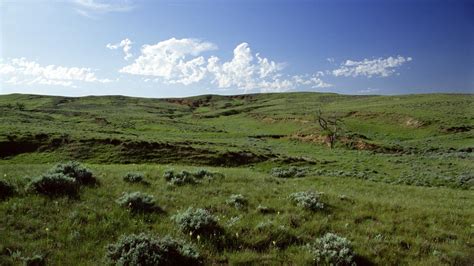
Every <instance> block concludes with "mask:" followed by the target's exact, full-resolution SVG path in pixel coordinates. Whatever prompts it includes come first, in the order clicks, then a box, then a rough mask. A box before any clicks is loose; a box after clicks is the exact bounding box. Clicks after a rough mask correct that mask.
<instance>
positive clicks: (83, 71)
mask: <svg viewBox="0 0 474 266" xmlns="http://www.w3.org/2000/svg"><path fill="white" fill-rule="evenodd" d="M0 74H1V80H4V81H5V83H7V84H12V85H36V84H40V85H61V86H67V87H74V86H75V85H74V82H76V81H80V82H97V83H108V82H111V81H112V80H110V79H99V78H97V76H96V75H95V73H94V72H93V71H92V70H91V69H90V68H84V67H82V68H79V67H64V66H55V65H47V66H42V65H40V64H38V63H37V62H35V61H29V60H27V59H26V58H24V57H22V58H14V59H11V60H9V61H7V62H4V63H0Z"/></svg>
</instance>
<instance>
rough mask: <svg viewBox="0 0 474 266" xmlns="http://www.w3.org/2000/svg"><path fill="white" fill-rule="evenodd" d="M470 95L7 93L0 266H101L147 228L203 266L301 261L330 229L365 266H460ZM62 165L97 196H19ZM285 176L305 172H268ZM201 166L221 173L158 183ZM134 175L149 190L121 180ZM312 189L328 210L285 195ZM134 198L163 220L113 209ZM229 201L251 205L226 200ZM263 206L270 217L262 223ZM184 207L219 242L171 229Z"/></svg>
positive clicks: (471, 214) (469, 220)
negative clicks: (27, 265) (30, 263)
mask: <svg viewBox="0 0 474 266" xmlns="http://www.w3.org/2000/svg"><path fill="white" fill-rule="evenodd" d="M473 97H474V96H473V95H457V94H426V95H405V96H347V95H337V94H329V93H284V94H255V95H239V96H216V95H206V96H197V97H191V98H184V99H145V98H131V97H123V96H101V97H81V98H68V97H52V96H37V95H20V94H12V95H2V96H0V112H1V114H2V115H1V116H0V179H3V180H7V181H9V182H10V183H12V184H14V185H15V186H16V187H17V188H18V190H19V193H17V195H15V196H14V197H11V198H9V199H7V200H4V201H2V202H0V264H1V265H18V264H21V260H20V259H19V257H21V256H23V257H28V256H30V257H31V256H33V255H35V254H39V255H44V256H46V259H47V262H48V264H51V265H91V264H98V265H102V264H104V263H105V261H104V255H105V246H106V245H107V244H109V243H113V242H115V241H116V240H117V239H118V238H119V236H121V235H122V234H130V233H141V232H150V233H153V234H157V235H166V234H170V235H172V236H174V237H176V238H179V239H184V240H186V241H189V242H192V243H194V244H195V245H196V246H197V247H198V249H199V251H200V253H201V254H202V255H203V256H204V258H205V262H206V264H233V265H234V264H242V265H248V264H255V265H261V264H271V265H281V264H293V265H307V264H311V263H312V258H311V257H310V254H309V252H308V251H307V249H306V248H305V245H306V244H307V243H309V242H312V241H314V240H315V239H316V238H318V237H320V236H322V235H324V234H325V233H327V232H334V233H337V234H338V235H341V236H343V237H346V238H348V239H349V240H351V241H352V243H353V246H354V250H355V252H356V253H357V254H358V257H357V260H358V262H359V263H362V264H368V263H374V264H379V265H398V264H410V265H439V264H447V265H463V264H466V265H467V264H468V263H469V262H472V260H473V259H474V257H473V254H474V245H473V241H474V238H473V236H474V225H473V221H474V189H473V188H474V176H473V172H474V165H473V164H472V161H473V159H474V156H473V153H472V149H473V148H474V130H473V129H474V98H473ZM17 102H19V103H23V104H24V105H25V109H24V110H18V109H17V108H15V103H17ZM9 104H10V105H9ZM318 109H321V110H323V112H324V113H329V114H332V113H334V114H337V115H338V116H339V117H341V119H342V120H343V124H344V134H345V136H356V137H348V140H350V141H352V142H354V143H357V142H359V146H354V145H353V146H351V145H349V141H348V142H347V143H344V142H342V141H339V142H338V143H336V146H335V148H334V149H329V148H328V147H327V145H325V144H324V143H321V142H320V141H318V137H319V136H320V135H321V131H320V129H319V128H318V126H317V124H316V122H315V117H314V115H315V114H316V112H317V110H318ZM361 143H362V144H364V145H366V146H363V145H362V144H361ZM360 145H362V146H360ZM72 159H74V160H79V161H81V162H83V163H85V164H86V165H87V166H88V167H90V168H91V169H92V170H93V172H94V173H95V175H96V176H97V178H98V179H99V180H100V183H101V184H100V186H98V187H96V188H93V187H83V188H81V192H80V197H79V198H78V199H68V198H64V197H63V198H52V199H51V198H46V197H42V196H38V195H32V194H28V193H26V192H25V191H24V187H25V185H26V183H27V182H28V180H29V179H30V178H32V177H35V176H38V175H40V174H42V173H44V172H45V171H46V170H48V169H49V168H50V167H51V166H52V165H53V164H55V163H57V162H63V161H67V160H72ZM290 166H296V167H305V168H307V175H306V176H305V177H300V178H275V177H272V176H271V174H270V172H271V169H272V168H274V167H283V168H285V167H290ZM200 168H206V169H208V170H211V171H217V172H220V173H222V174H224V177H215V178H214V179H212V180H210V181H209V180H205V181H203V182H202V183H200V184H196V185H184V186H179V187H177V186H170V185H169V184H167V182H166V181H165V180H164V178H163V177H162V175H163V172H164V171H165V170H167V169H174V170H176V171H181V170H190V171H194V170H197V169H200ZM129 172H140V173H143V174H144V180H145V181H146V182H144V183H137V184H134V183H127V182H124V181H123V179H122V178H123V176H124V175H125V174H126V173H129ZM147 184H148V185H147ZM308 190H314V191H318V192H323V193H324V196H323V201H324V203H325V204H326V205H327V206H328V208H327V210H325V211H320V212H314V213H312V212H308V211H305V210H303V209H300V208H299V207H297V206H295V205H293V204H292V203H291V201H290V200H289V199H288V196H289V195H290V194H291V193H294V192H299V191H308ZM134 191H141V192H144V193H147V194H150V195H153V196H154V198H155V199H156V202H157V204H158V205H159V207H161V208H162V209H163V210H164V211H165V212H163V213H151V214H135V215H132V214H130V213H129V212H128V211H127V210H125V209H123V208H121V207H120V206H118V204H117V203H116V202H115V200H116V199H117V198H118V197H119V196H120V195H121V194H122V193H123V192H134ZM233 194H242V195H243V196H244V197H245V198H246V199H248V207H247V208H243V209H237V208H234V207H232V206H230V205H229V204H226V200H228V199H229V197H230V196H231V195H233ZM342 195H344V197H342V198H341V196H342ZM259 205H263V206H267V207H269V208H271V209H274V210H275V212H272V213H269V214H262V213H260V212H259V211H258V210H257V207H258V206H259ZM188 207H199V208H206V209H208V210H209V211H211V212H212V214H214V215H216V216H217V217H218V218H219V224H220V225H221V226H222V227H223V229H224V231H225V236H226V241H227V242H225V245H223V246H222V247H220V248H219V247H216V244H215V243H212V242H209V241H205V240H199V241H198V240H197V239H196V236H189V235H187V234H183V233H181V232H180V231H179V230H178V228H177V226H176V225H175V224H174V223H173V221H172V220H171V216H172V215H174V214H176V213H177V212H178V211H183V210H186V209H187V208H188ZM264 224H266V225H267V227H265V228H264V229H262V228H260V229H259V228H258V227H262V225H264ZM280 226H283V227H280ZM273 241H275V243H274V242H273Z"/></svg>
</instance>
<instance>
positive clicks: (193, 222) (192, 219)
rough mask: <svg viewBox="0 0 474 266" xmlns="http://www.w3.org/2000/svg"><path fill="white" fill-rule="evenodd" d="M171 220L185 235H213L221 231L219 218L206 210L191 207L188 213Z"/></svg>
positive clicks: (175, 216) (177, 215) (179, 214)
mask: <svg viewBox="0 0 474 266" xmlns="http://www.w3.org/2000/svg"><path fill="white" fill-rule="evenodd" d="M171 219H172V220H173V221H174V222H175V223H176V225H177V226H178V228H179V229H180V230H181V231H182V232H184V233H192V234H197V235H212V234H214V233H217V232H218V231H219V230H220V226H219V224H218V222H217V218H216V217H214V216H213V215H212V214H211V213H210V212H209V211H207V210H205V209H200V208H192V207H189V208H188V209H187V210H186V211H184V212H180V213H178V214H176V215H173V216H172V217H171Z"/></svg>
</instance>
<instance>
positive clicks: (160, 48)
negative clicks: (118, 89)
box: [120, 38, 217, 85]
mask: <svg viewBox="0 0 474 266" xmlns="http://www.w3.org/2000/svg"><path fill="white" fill-rule="evenodd" d="M215 49H217V46H216V45H215V44H213V43H210V42H203V41H200V40H197V39H176V38H171V39H169V40H166V41H162V42H159V43H157V44H154V45H144V46H143V47H142V49H141V55H140V56H139V57H138V58H136V59H135V61H134V62H133V63H132V64H130V65H127V66H125V67H123V68H122V69H121V70H120V72H121V73H128V74H133V75H144V76H155V77H159V78H161V79H162V80H163V81H164V82H165V83H169V84H176V83H181V84H184V85H189V84H192V83H195V82H198V81H200V80H202V79H203V78H204V77H205V75H206V71H207V69H206V60H205V59H204V57H202V56H198V55H199V54H201V53H203V52H206V51H210V50H215Z"/></svg>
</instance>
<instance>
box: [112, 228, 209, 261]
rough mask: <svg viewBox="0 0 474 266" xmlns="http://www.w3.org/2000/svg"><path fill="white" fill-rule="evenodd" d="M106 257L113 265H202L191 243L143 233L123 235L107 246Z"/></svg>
mask: <svg viewBox="0 0 474 266" xmlns="http://www.w3.org/2000/svg"><path fill="white" fill-rule="evenodd" d="M106 258H107V259H108V261H109V262H110V263H111V264H113V265H130V266H131V265H140V266H149V265H150V266H151V265H200V264H202V259H201V257H200V255H199V252H198V251H197V250H196V249H195V248H194V247H193V246H191V245H189V244H187V243H185V242H183V241H179V240H175V239H173V238H171V237H169V236H166V237H156V236H151V235H147V234H144V233H141V234H139V235H136V234H131V235H123V236H122V237H121V238H120V239H119V240H118V241H117V242H116V243H114V244H110V245H108V246H107V253H106Z"/></svg>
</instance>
